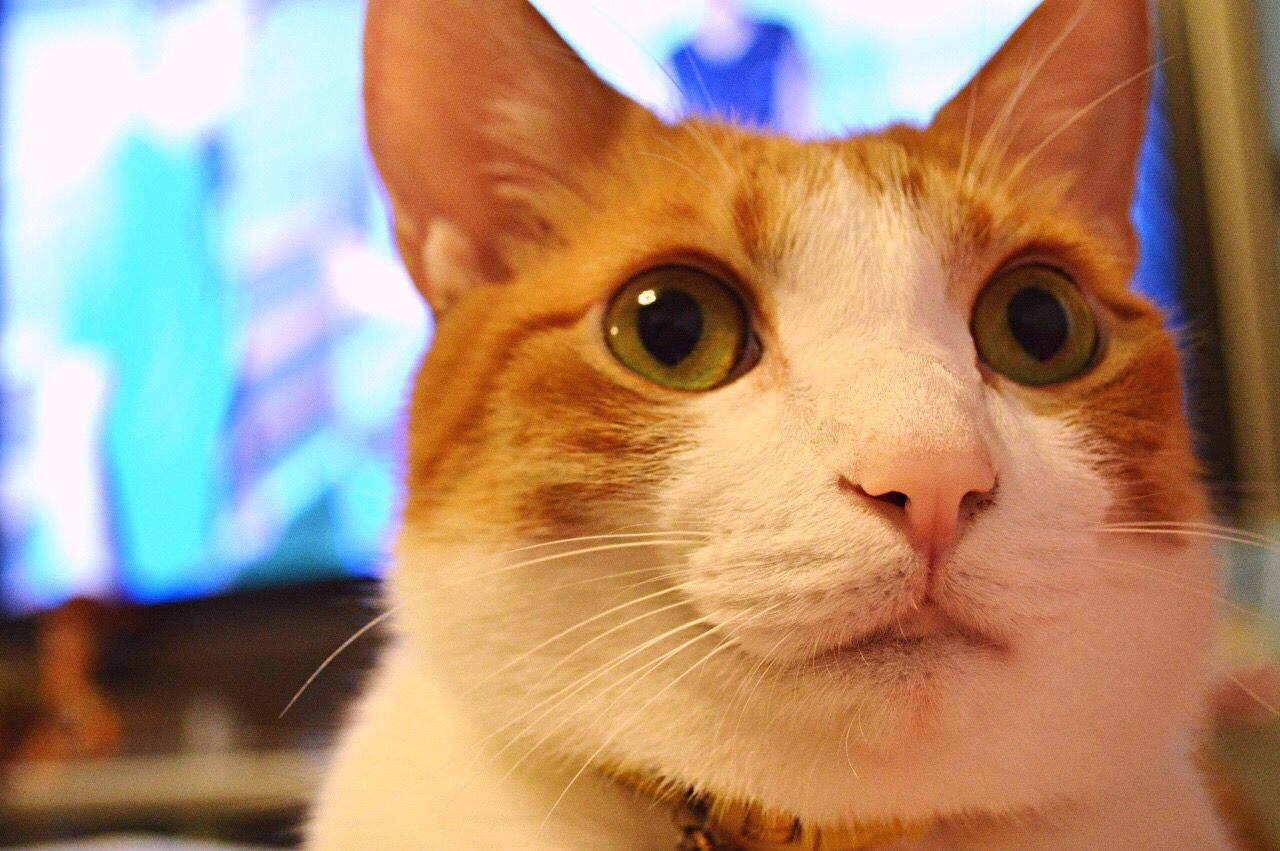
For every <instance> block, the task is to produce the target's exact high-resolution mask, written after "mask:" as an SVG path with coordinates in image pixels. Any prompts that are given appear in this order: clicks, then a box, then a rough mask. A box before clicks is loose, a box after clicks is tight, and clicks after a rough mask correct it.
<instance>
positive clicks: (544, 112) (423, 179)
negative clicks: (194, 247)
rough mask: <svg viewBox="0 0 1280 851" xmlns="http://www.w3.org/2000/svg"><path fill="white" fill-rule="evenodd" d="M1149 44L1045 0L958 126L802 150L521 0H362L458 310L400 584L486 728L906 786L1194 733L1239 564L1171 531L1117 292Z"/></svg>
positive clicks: (914, 796)
mask: <svg viewBox="0 0 1280 851" xmlns="http://www.w3.org/2000/svg"><path fill="white" fill-rule="evenodd" d="M1151 70H1152V66H1151V48H1150V35H1149V25H1148V20H1147V10H1146V2H1145V0H1107V2H1089V0H1046V2H1045V3H1044V4H1043V5H1042V6H1041V7H1040V8H1039V9H1038V10H1037V11H1036V12H1035V13H1033V14H1032V16H1031V17H1030V19H1029V20H1028V21H1027V22H1026V23H1025V24H1024V25H1023V26H1022V27H1021V28H1020V29H1019V30H1018V31H1017V32H1016V33H1015V34H1014V35H1013V36H1012V38H1011V39H1010V40H1009V41H1008V43H1006V45H1005V46H1004V47H1003V48H1002V49H1001V50H1000V51H999V52H998V53H997V54H996V55H995V56H994V57H993V58H992V59H991V60H990V62H989V63H988V64H987V65H986V66H985V67H984V68H983V69H982V70H981V72H980V73H979V74H978V75H977V77H976V78H975V79H974V80H973V81H971V82H970V83H969V84H968V85H966V86H965V87H964V88H963V89H961V90H960V92H959V93H958V94H957V95H956V96H955V97H954V98H953V99H952V100H951V101H950V102H949V103H948V104H947V105H946V106H944V107H943V108H942V109H941V111H940V112H939V113H938V115H937V116H936V118H935V119H934V121H933V122H932V123H931V124H930V125H929V126H927V127H924V128H914V127H906V126H900V127H893V128H889V129H887V130H884V131H882V132H877V133H871V134H867V135H862V136H855V137H852V138H848V139H833V140H824V141H816V142H804V143H802V142H797V141H792V140H788V139H784V138H776V137H770V136H768V135H764V134H760V133H753V132H748V131H744V130H740V129H735V128H733V127H729V126H725V125H721V124H718V123H714V122H705V121H687V122H683V123H679V124H674V125H672V124H668V123H664V122H662V121H660V120H659V119H658V118H656V117H655V116H653V115H652V114H650V113H649V112H647V111H646V110H645V109H643V108H641V107H640V106H638V105H637V104H635V103H634V102H632V101H630V100H628V99H627V98H625V97H624V96H622V95H620V94H619V93H617V92H615V91H613V90H612V89H610V88H609V87H608V86H606V85H605V84H604V83H602V82H601V81H600V80H599V79H597V78H596V77H595V76H594V75H593V74H592V72H591V71H590V70H589V69H588V68H587V67H586V65H584V64H583V63H582V62H581V60H579V59H578V58H577V57H576V56H575V55H574V54H573V53H572V51H571V50H570V49H569V48H568V47H567V46H566V45H565V44H564V42H563V41H561V39H560V38H559V37H558V36H557V35H556V34H555V32H554V31H553V30H552V29H551V27H550V26H548V25H547V23H546V22H545V21H544V20H543V19H542V18H541V17H540V16H539V15H538V14H537V12H535V11H534V10H533V9H532V8H531V7H530V6H528V5H527V4H525V3H524V2H521V0H466V2H463V0H431V2H423V0H372V2H371V3H370V8H369V22H368V29H367V34H366V73H367V78H366V90H365V92H366V100H367V117H368V131H369V141H370V146H371V149H372V151H373V154H374V157H375V159H376V161H377V164H378V167H379V169H380V171H381V173H382V176H383V178H384V180H385V182H386V185H387V190H388V195H389V197H390V200H391V204H392V207H393V211H394V217H395V227H396V236H397V240H398V244H399V248H400V251H401V254H402V256H403V258H404V261H405V263H406V265H407V267H408V269H409V271H410V273H411V274H412V277H413V279H414V281H415V282H416V284H417V286H418V287H419V288H420V290H421V291H422V293H423V295H424V297H425V298H426V299H427V300H428V301H429V302H430V303H431V305H432V307H433V308H434V309H435V310H436V312H437V314H438V316H439V325H438V336H437V339H436V341H435V343H434V345H433V347H432V350H431V351H430V353H429V354H428V356H427V357H426V359H425V362H424V363H423V365H422V368H421V371H420V373H419V375H418V378H417V381H416V385H415V388H414V391H413V397H412V403H411V410H410V418H409V428H408V456H407V465H406V477H407V496H406V505H405V512H404V520H403V529H402V532H401V539H400V544H399V547H398V551H399V563H398V565H397V567H396V569H395V573H394V575H393V577H392V586H393V594H394V596H395V601H396V602H397V603H398V604H401V605H402V606H403V616H402V618H401V627H400V629H401V632H402V634H403V636H404V638H405V640H406V641H408V642H409V643H410V644H413V645H415V646H417V647H419V648H420V649H421V651H422V652H423V653H424V654H426V655H427V656H429V657H431V658H433V659H434V662H433V663H432V664H433V665H434V666H436V667H437V668H438V669H439V672H440V674H439V675H441V676H445V677H446V678H448V679H449V680H450V681H451V682H453V683H454V685H455V686H456V689H457V692H458V693H459V694H460V695H461V694H466V695H468V697H467V698H465V699H466V700H467V701H468V702H469V704H470V705H471V706H472V709H473V710H474V713H475V715H476V716H477V718H479V719H481V720H482V724H483V725H484V727H485V729H487V730H489V731H490V734H489V738H488V739H487V742H488V744H489V745H490V746H491V749H492V751H493V753H490V754H489V757H488V758H492V759H495V760H499V761H501V760H504V759H506V760H510V761H515V760H516V759H519V758H524V759H532V760H535V761H536V760H541V759H553V760H554V759H564V760H568V761H570V762H571V763H574V764H589V765H591V766H593V767H600V768H603V769H605V770H616V771H625V772H635V773H640V774H642V775H645V776H650V777H660V778H664V779H667V780H670V781H671V782H673V783H679V784H682V785H693V786H697V787H701V788H705V789H707V790H709V791H712V792H714V793H716V794H718V795H722V796H741V797H745V798H750V799H752V800H756V801H761V802H763V803H765V804H766V805H768V806H771V807H776V808H779V809H782V810H785V811H788V812H794V813H797V814H803V815H804V816H806V817H808V818H814V819H833V818H841V817H847V816H850V815H859V816H862V817H873V816H880V815H892V816H897V817H908V816H914V815H921V814H931V813H934V812H938V811H956V810H972V809H983V810H988V809H991V808H995V809H1011V808H1017V807H1022V806H1035V805H1037V804H1039V803H1043V802H1044V801H1045V800H1048V799H1050V798H1054V797H1058V796H1060V795H1063V794H1066V793H1068V792H1069V791H1070V790H1073V789H1076V788H1082V787H1084V786H1087V785H1088V784H1090V783H1093V782H1096V781H1097V779H1098V778H1099V777H1102V776H1105V775H1107V774H1108V772H1110V771H1113V770H1115V771H1119V770H1121V769H1122V767H1123V766H1125V765H1127V764H1129V763H1131V762H1133V761H1134V760H1138V759H1143V758H1146V757H1147V756H1149V755H1150V753H1152V752H1153V751H1154V750H1155V749H1156V748H1160V747H1164V746H1166V745H1167V744H1168V742H1169V741H1170V740H1171V739H1172V738H1174V737H1175V736H1177V735H1179V734H1180V733H1181V732H1182V731H1184V729H1185V727H1186V726H1187V724H1188V722H1189V719H1191V718H1193V717H1194V715H1195V713H1196V706H1197V702H1198V701H1199V699H1200V693H1201V684H1200V683H1201V680H1202V669H1203V667H1204V665H1205V656H1206V652H1207V644H1208V635H1209V624H1210V622H1211V618H1212V613H1213V612H1212V609H1213V606H1212V597H1213V594H1212V591H1213V578H1212V577H1213V572H1212V571H1213V565H1212V561H1211V559H1210V558H1209V557H1208V554H1207V552H1206V550H1205V549H1204V548H1203V547H1200V546H1197V545H1195V544H1191V543H1186V542H1184V541H1182V540H1181V539H1174V538H1170V537H1168V536H1162V535H1159V534H1148V533H1150V532H1151V531H1152V530H1153V529H1155V528H1158V526H1159V524H1162V523H1170V522H1187V521H1197V520H1200V519H1202V518H1203V514H1204V506H1203V500H1202V496H1201V491H1200V488H1199V486H1198V484H1197V478H1196V464H1195V461H1194V459H1193V456H1192V453H1191V450H1190V448H1189V447H1190V441H1189V438H1188V432H1187V428H1186V426H1185V424H1184V420H1183V414H1182V408H1181V397H1180V391H1179V378H1178V358H1177V351H1176V348H1175V345H1174V342H1173V341H1172V340H1171V338H1170V336H1169V335H1168V333H1167V332H1166V331H1165V329H1164V326H1163V323H1162V319H1161V317H1160V315H1159V314H1158V313H1157V311H1156V310H1155V309H1154V308H1153V307H1152V305H1151V304H1150V303H1148V302H1147V301H1146V300H1145V299H1144V298H1142V297H1140V296H1139V295H1136V294H1134V293H1133V292H1131V291H1130V289H1129V281H1130V278H1131V276H1132V273H1133V269H1134V265H1135V259H1136V252H1137V243H1136V239H1135V236H1134V232H1133V229H1132V225H1131V222H1130V218H1129V209H1130V205H1131V202H1132V197H1133V192H1134V183H1135V176H1134V175H1135V169H1136V161H1137V157H1138V151H1139V147H1140V144H1141V139H1142V135H1143V119H1144V114H1145V110H1146V105H1147V97H1148V85H1147V80H1148V75H1149V74H1150V72H1151ZM425 675H426V674H425V673H424V676H425ZM851 802H855V803H851ZM850 807H854V808H855V809H856V810H858V812H856V813H852V814H851V813H850Z"/></svg>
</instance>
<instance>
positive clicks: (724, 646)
mask: <svg viewBox="0 0 1280 851" xmlns="http://www.w3.org/2000/svg"><path fill="white" fill-rule="evenodd" d="M781 605H782V603H781V602H778V603H775V604H773V605H772V606H769V607H766V608H765V609H763V610H761V611H759V612H756V613H754V614H752V618H756V617H760V616H763V615H764V614H767V613H768V612H770V611H772V610H774V609H776V608H778V607H779V606H781ZM739 614H740V615H741V614H746V613H739ZM737 617H738V616H733V617H730V618H728V619H726V620H724V621H722V622H721V623H720V624H718V625H717V626H716V627H715V628H714V629H719V628H722V627H724V626H726V625H728V624H729V623H730V622H732V621H733V620H736V619H737ZM705 637H706V636H705V635H701V636H697V638H698V639H701V638H705ZM731 647H733V640H732V638H731V637H730V638H726V639H724V640H723V641H721V642H720V643H719V644H717V645H716V646H715V647H714V648H713V649H711V650H710V651H708V652H707V653H706V654H704V655H703V656H702V658H700V659H699V660H698V661H697V662H694V663H693V664H692V665H690V666H689V667H688V668H686V669H685V670H684V671H683V672H681V673H680V674H679V675H677V676H676V677H675V678H674V679H672V680H671V681H670V682H669V683H667V684H666V685H665V686H663V687H662V688H661V689H659V690H658V691H657V692H656V693H655V694H654V695H653V696H652V697H650V698H649V699H648V700H646V701H645V702H644V703H643V704H642V705H641V706H640V708H639V709H637V710H636V711H635V712H634V713H632V714H631V716H630V717H629V718H628V719H627V721H625V722H623V723H622V724H621V725H619V727H618V728H617V732H615V733H613V734H612V735H610V736H609V737H608V738H606V739H605V741H604V742H602V743H601V744H600V746H599V747H598V748H596V750H595V751H594V752H593V753H592V754H591V756H589V757H587V759H586V760H585V761H584V762H583V763H582V766H581V767H580V768H579V769H578V771H577V772H576V773H575V774H574V775H573V777H571V778H570V779H569V782H568V783H567V784H565V787H564V790H563V791H562V792H561V793H560V795H559V797H557V798H556V800H555V801H554V802H553V803H552V805H551V809H550V810H548V811H547V815H546V817H545V818H544V819H543V820H542V824H541V826H539V828H538V831H537V833H535V834H534V835H535V837H536V836H538V835H541V833H542V831H543V830H544V829H545V828H546V826H547V823H548V822H549V821H550V820H551V816H552V815H554V814H555V811H556V809H557V808H558V807H559V806H560V804H561V803H562V802H563V801H564V799H565V796H567V795H568V794H569V790H570V789H572V788H573V786H574V784H576V783H577V782H578V780H579V779H581V777H582V775H583V774H585V773H586V772H587V770H588V769H589V768H590V767H591V766H592V765H593V764H594V763H595V761H596V759H597V758H598V757H599V756H600V754H602V753H604V750H605V748H607V747H608V746H609V745H610V744H612V743H613V741H614V739H616V738H617V737H618V734H619V733H620V732H621V731H623V730H625V729H627V727H628V726H629V725H630V724H631V722H633V721H634V720H635V719H636V718H639V717H640V716H642V715H643V714H644V713H645V710H647V709H648V708H649V707H650V706H652V705H653V704H654V702H656V701H657V700H658V699H660V698H661V697H662V696H663V695H665V694H666V693H667V692H668V691H670V690H671V689H673V688H675V687H676V685H678V684H679V683H680V682H681V681H682V680H683V679H684V678H685V677H687V676H689V675H690V674H692V673H693V672H694V671H696V670H698V669H699V668H701V667H703V666H704V665H706V663H707V662H709V661H711V659H712V658H713V657H715V656H718V655H719V654H720V653H723V652H724V651H725V650H728V649H729V648H731ZM637 682H638V681H637ZM634 685H635V683H633V684H632V686H634ZM629 690H630V687H628V691H629ZM619 697H621V695H619ZM617 699H618V698H615V702H616V701H617Z"/></svg>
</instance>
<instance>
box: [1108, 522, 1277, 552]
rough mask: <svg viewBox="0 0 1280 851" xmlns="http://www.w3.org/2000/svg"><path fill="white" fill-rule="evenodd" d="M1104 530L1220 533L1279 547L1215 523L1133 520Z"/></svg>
mask: <svg viewBox="0 0 1280 851" xmlns="http://www.w3.org/2000/svg"><path fill="white" fill-rule="evenodd" d="M1104 528H1106V529H1117V530H1126V531H1127V530H1130V529H1160V530H1168V531H1178V530H1188V531H1197V532H1221V533H1223V534H1225V535H1231V536H1233V537H1241V538H1249V539H1250V540H1253V541H1257V542H1258V543H1260V544H1266V545H1267V546H1269V547H1280V541H1277V540H1275V539H1274V538H1268V537H1267V536H1266V535H1262V534H1259V533H1257V532H1251V531H1249V530H1248V529H1238V528H1236V527H1234V526H1222V525H1219V524H1217V523H1195V522H1182V521H1177V520H1133V521H1127V522H1124V523H1114V524H1111V523H1109V524H1107V525H1106V527H1104Z"/></svg>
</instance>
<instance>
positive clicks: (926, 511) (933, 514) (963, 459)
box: [846, 453, 996, 563]
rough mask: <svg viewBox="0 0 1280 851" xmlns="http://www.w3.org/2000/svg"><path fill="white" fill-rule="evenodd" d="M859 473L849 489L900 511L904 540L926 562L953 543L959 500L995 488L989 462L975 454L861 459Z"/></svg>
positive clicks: (890, 456) (961, 504)
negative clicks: (908, 541)
mask: <svg viewBox="0 0 1280 851" xmlns="http://www.w3.org/2000/svg"><path fill="white" fill-rule="evenodd" d="M859 472H860V475H859V476H858V481H857V482H856V483H854V484H853V490H855V491H856V492H858V493H859V494H861V495H862V496H863V497H865V498H866V499H869V500H872V501H875V502H878V503H883V504H885V505H888V506H890V508H891V510H895V511H896V510H900V511H901V512H902V514H903V521H904V530H905V532H906V534H907V538H908V539H909V540H910V541H911V544H912V546H914V547H915V548H916V549H917V550H919V551H920V553H921V554H922V555H924V557H925V558H926V559H927V560H928V561H929V562H930V563H933V562H934V561H936V560H937V558H938V557H939V556H940V555H941V554H942V553H944V552H945V551H946V550H947V549H948V548H949V547H950V546H951V544H952V543H953V542H954V540H955V537H956V530H957V529H958V528H959V525H960V512H961V511H962V510H963V509H964V507H965V506H964V502H965V499H966V498H968V497H971V496H972V497H981V496H986V495H990V493H991V492H992V491H993V490H994V489H995V486H996V474H995V470H994V469H993V468H992V466H991V463H990V461H988V460H987V459H986V458H984V457H982V456H981V455H978V454H975V453H963V454H960V453H957V454H947V455H931V454H925V453H919V454H895V455H886V456H884V457H879V458H867V459H864V460H863V463H862V464H861V465H860V471H859ZM846 481H847V480H846Z"/></svg>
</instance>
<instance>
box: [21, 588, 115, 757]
mask: <svg viewBox="0 0 1280 851" xmlns="http://www.w3.org/2000/svg"><path fill="white" fill-rule="evenodd" d="M104 614H105V612H104V609H103V608H102V606H101V605H100V604H97V603H93V602H91V601H89V600H72V601H70V602H68V603H66V604H64V605H62V606H60V607H58V608H56V609H53V610H51V611H49V612H47V613H45V614H43V615H41V617H40V621H39V630H38V636H37V645H36V665H37V674H36V704H37V713H36V717H35V720H34V722H33V723H32V724H31V726H30V727H29V729H28V730H27V731H26V733H25V735H24V736H23V737H22V738H21V740H20V742H19V744H18V747H17V752H16V757H17V759H18V760H19V761H23V762H31V761H38V762H63V761H66V760H71V759H81V758H85V757H105V756H112V755H114V754H115V753H116V752H117V751H118V750H119V746H120V734H121V729H122V726H121V721H120V714H119V712H118V711H117V710H116V708H115V707H114V706H113V705H112V703H111V701H110V700H109V699H108V697H107V696H106V695H105V694H104V693H103V691H102V689H101V688H100V686H99V685H98V683H97V682H96V681H95V678H94V671H95V669H96V667H97V662H98V654H99V650H100V645H101V639H102V622H103V617H104Z"/></svg>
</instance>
